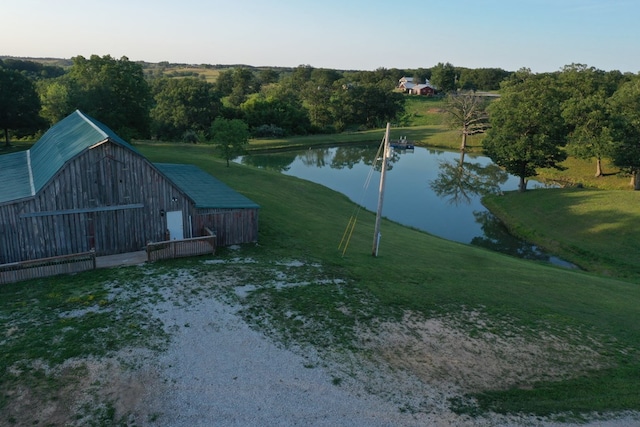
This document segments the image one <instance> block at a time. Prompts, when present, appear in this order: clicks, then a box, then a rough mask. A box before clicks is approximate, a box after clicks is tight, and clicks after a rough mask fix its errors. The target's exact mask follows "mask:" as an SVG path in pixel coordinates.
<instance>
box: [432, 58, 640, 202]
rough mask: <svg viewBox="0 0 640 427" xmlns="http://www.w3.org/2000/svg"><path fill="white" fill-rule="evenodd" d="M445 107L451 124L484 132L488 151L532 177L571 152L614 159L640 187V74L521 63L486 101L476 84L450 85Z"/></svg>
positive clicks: (523, 181)
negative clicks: (470, 87) (473, 88)
mask: <svg viewBox="0 0 640 427" xmlns="http://www.w3.org/2000/svg"><path fill="white" fill-rule="evenodd" d="M445 110H446V111H447V117H448V119H449V124H450V126H451V127H454V128H457V129H459V130H460V131H461V133H462V134H463V142H462V145H461V149H462V150H464V148H465V137H466V135H467V134H472V133H477V132H485V131H486V136H485V137H484V138H483V141H482V146H483V149H484V152H485V154H486V155H487V156H489V157H490V158H491V159H492V160H493V161H494V162H495V163H496V164H498V165H500V166H501V167H503V168H504V169H505V170H506V171H507V172H509V173H511V174H513V175H515V176H518V177H519V178H520V184H519V189H520V191H525V189H526V185H527V178H529V177H532V176H535V175H537V170H538V169H540V168H556V169H562V165H561V163H562V162H563V161H564V160H565V159H566V158H567V156H569V155H570V156H573V157H576V158H581V159H587V160H589V159H593V160H594V161H595V175H596V176H603V175H604V171H603V169H602V160H603V159H605V158H606V159H610V160H611V161H612V163H613V164H614V165H615V166H617V167H618V168H620V169H621V170H622V171H623V172H624V173H628V174H629V175H630V176H631V182H630V184H631V186H632V187H633V188H634V189H635V190H639V189H640V75H634V74H623V73H621V72H619V71H609V72H605V71H602V70H599V69H596V68H594V67H589V66H587V65H584V64H571V65H567V66H565V67H563V68H562V69H561V70H560V71H558V72H554V73H539V74H535V73H532V72H531V70H529V69H521V70H519V71H517V72H515V73H513V74H512V75H510V76H509V77H508V78H506V79H505V80H504V81H503V82H502V83H501V86H500V98H498V99H496V100H494V101H490V102H489V101H487V100H486V99H485V98H480V97H478V96H477V95H476V94H474V93H471V92H458V91H456V92H452V93H451V94H450V95H449V96H448V98H447V103H446V107H445Z"/></svg>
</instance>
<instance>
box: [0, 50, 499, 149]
mask: <svg viewBox="0 0 640 427" xmlns="http://www.w3.org/2000/svg"><path fill="white" fill-rule="evenodd" d="M147 65H148V64H147ZM159 65H161V67H160V68H157V67H156V69H153V70H150V69H149V68H148V67H146V66H145V64H144V63H140V62H131V61H129V59H128V58H126V57H122V58H120V59H115V58H112V57H111V56H109V55H106V56H97V55H93V56H91V57H90V58H85V57H83V56H77V57H74V58H72V60H71V66H70V67H67V68H66V69H63V68H62V67H59V66H53V65H43V64H40V63H37V62H32V61H24V60H18V59H11V58H8V59H4V61H2V60H0V85H1V87H2V92H1V93H0V97H1V98H2V99H0V103H2V104H0V105H2V107H0V108H2V110H1V111H2V112H3V114H2V117H0V120H1V121H2V123H0V126H2V129H3V130H5V138H6V141H8V140H9V135H8V132H9V130H11V131H13V132H14V133H15V134H16V135H18V136H20V135H24V134H28V133H29V132H33V131H34V130H35V129H38V128H40V129H42V128H46V126H47V125H51V124H53V123H56V122H57V121H59V120H60V119H62V118H63V117H65V116H66V115H68V114H70V113H71V112H73V111H74V110H75V109H80V110H82V111H84V112H85V113H87V114H89V115H91V116H93V117H95V118H96V119H98V120H100V121H102V122H104V123H105V124H107V125H109V126H110V127H111V128H112V129H114V131H116V132H117V133H118V134H120V135H121V136H123V137H124V138H125V139H131V138H153V139H160V140H174V141H175V140H182V141H190V142H196V141H199V140H206V139H207V138H209V137H210V136H211V135H209V133H210V129H211V125H212V123H213V121H214V120H215V119H216V118H219V117H222V118H225V119H228V120H232V119H239V120H242V121H244V122H245V123H246V124H247V127H248V129H249V131H250V133H251V135H252V136H255V137H269V136H271V137H280V136H288V135H304V134H309V133H332V132H341V131H344V130H345V129H362V128H373V127H380V126H383V125H384V123H386V122H387V121H393V120H394V119H396V118H397V117H398V116H399V115H401V114H402V112H403V111H404V98H403V96H402V95H401V94H400V93H398V92H397V91H395V89H396V86H397V84H398V80H399V79H400V78H401V77H403V76H407V75H409V76H414V78H415V79H416V81H425V79H433V80H434V84H438V85H441V86H442V87H443V88H449V87H450V86H451V84H455V83H454V82H459V83H462V84H463V87H467V88H468V87H473V88H474V89H475V88H478V87H480V88H482V89H486V90H489V89H492V88H497V87H498V85H499V83H500V81H501V80H502V79H503V78H504V76H505V75H508V73H507V72H505V71H503V70H495V69H481V70H466V69H456V68H455V67H453V66H452V65H451V64H448V63H447V64H438V65H437V66H435V67H433V68H432V69H417V70H400V69H384V68H380V69H377V70H375V71H340V70H332V69H321V68H314V67H311V66H309V65H301V66H299V67H296V68H293V69H285V68H263V69H254V68H251V67H243V66H234V67H233V68H227V69H224V70H222V71H221V72H220V74H219V75H218V77H217V79H216V81H215V83H210V82H207V81H206V80H204V79H202V78H199V77H201V76H199V77H198V76H195V75H193V73H192V72H180V73H177V72H175V73H171V72H169V73H168V74H167V73H164V70H166V69H167V68H168V67H169V64H168V63H162V64H159ZM158 70H162V72H158ZM150 71H151V72H150ZM465 76H466V77H465ZM449 80H451V81H449ZM470 82H471V83H470ZM16 99H17V100H18V101H19V102H16Z"/></svg>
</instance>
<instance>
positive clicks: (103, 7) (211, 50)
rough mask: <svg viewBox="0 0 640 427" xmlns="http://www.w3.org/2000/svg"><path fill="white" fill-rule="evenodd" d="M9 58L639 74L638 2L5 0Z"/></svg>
mask: <svg viewBox="0 0 640 427" xmlns="http://www.w3.org/2000/svg"><path fill="white" fill-rule="evenodd" d="M0 12H1V15H2V24H1V27H0V56H3V55H6V56H15V57H31V58H45V57H52V58H67V59H68V58H72V57H74V56H78V55H82V56H84V57H86V58H88V57H90V56H91V55H94V54H95V55H100V56H103V55H111V56H112V57H114V58H121V57H123V56H126V57H127V58H129V60H132V61H146V62H160V61H168V62H170V63H186V64H212V65H215V64H223V65H231V64H245V65H252V66H274V67H296V66H299V65H310V66H312V67H315V68H333V69H339V70H375V69H377V68H399V69H415V68H430V67H433V66H434V65H436V64H438V63H447V62H449V63H451V64H453V65H454V66H458V67H468V68H502V69H505V70H507V71H516V70H518V69H520V68H529V69H531V70H532V71H533V72H550V71H558V70H560V69H561V68H562V67H564V66H565V65H569V64H572V63H580V64H586V65H588V66H591V67H595V68H598V69H601V70H605V71H610V70H619V71H622V72H631V73H638V72H640V25H639V24H638V23H637V19H638V17H640V1H639V0H402V1H390V0H387V1H379V0H224V1H223V0H84V1H79V0H19V1H17V0H0Z"/></svg>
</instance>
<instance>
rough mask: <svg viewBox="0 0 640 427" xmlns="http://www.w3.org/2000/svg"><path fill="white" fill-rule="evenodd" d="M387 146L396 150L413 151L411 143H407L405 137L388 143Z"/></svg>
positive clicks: (413, 146)
mask: <svg viewBox="0 0 640 427" xmlns="http://www.w3.org/2000/svg"><path fill="white" fill-rule="evenodd" d="M389 145H390V146H391V147H392V148H395V149H397V150H413V149H414V148H415V145H414V143H413V141H408V140H407V137H406V136H405V137H403V138H400V139H396V140H394V141H390V142H389Z"/></svg>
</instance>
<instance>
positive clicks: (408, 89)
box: [398, 77, 436, 96]
mask: <svg viewBox="0 0 640 427" xmlns="http://www.w3.org/2000/svg"><path fill="white" fill-rule="evenodd" d="M398 88H399V89H402V91H403V92H404V93H410V94H412V95H424V96H431V95H434V94H435V93H436V89H435V87H433V85H432V84H431V83H430V82H429V80H426V79H425V82H424V83H423V84H417V83H415V82H414V80H413V77H402V78H401V79H400V80H399V81H398Z"/></svg>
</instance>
